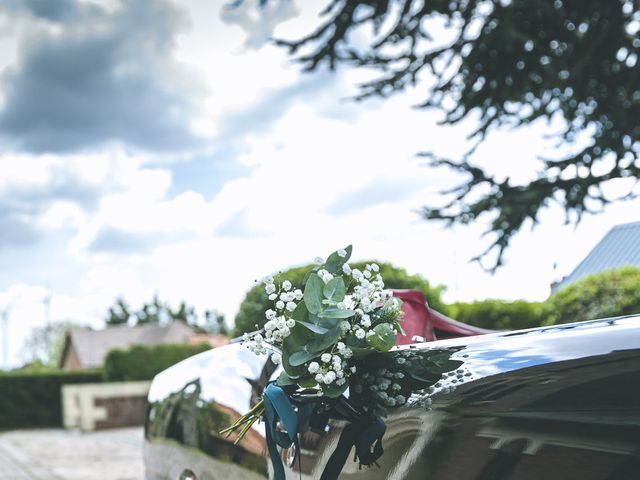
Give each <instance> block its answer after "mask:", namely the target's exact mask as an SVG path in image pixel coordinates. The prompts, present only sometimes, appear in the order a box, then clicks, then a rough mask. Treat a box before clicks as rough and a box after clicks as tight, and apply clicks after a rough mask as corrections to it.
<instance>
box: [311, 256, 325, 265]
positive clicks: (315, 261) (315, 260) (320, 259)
mask: <svg viewBox="0 0 640 480" xmlns="http://www.w3.org/2000/svg"><path fill="white" fill-rule="evenodd" d="M313 263H315V264H316V265H322V264H323V263H324V259H323V258H322V257H316V258H314V259H313Z"/></svg>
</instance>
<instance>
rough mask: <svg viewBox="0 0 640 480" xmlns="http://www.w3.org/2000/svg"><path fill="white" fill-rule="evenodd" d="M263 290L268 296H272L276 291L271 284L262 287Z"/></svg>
mask: <svg viewBox="0 0 640 480" xmlns="http://www.w3.org/2000/svg"><path fill="white" fill-rule="evenodd" d="M264 290H265V291H266V292H267V293H268V294H272V293H273V292H275V291H276V286H275V285H274V284H273V283H267V285H266V286H265V287H264Z"/></svg>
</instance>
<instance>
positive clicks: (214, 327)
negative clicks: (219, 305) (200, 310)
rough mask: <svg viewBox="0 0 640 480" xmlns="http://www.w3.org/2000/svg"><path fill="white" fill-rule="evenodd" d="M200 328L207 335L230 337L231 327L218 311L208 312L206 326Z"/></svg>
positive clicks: (206, 312) (205, 318) (205, 313)
mask: <svg viewBox="0 0 640 480" xmlns="http://www.w3.org/2000/svg"><path fill="white" fill-rule="evenodd" d="M200 327H201V328H202V329H203V330H204V331H205V332H206V333H213V334H216V335H229V327H227V323H226V322H225V321H224V315H223V314H222V313H220V312H219V311H218V310H207V311H205V312H204V324H202V325H200Z"/></svg>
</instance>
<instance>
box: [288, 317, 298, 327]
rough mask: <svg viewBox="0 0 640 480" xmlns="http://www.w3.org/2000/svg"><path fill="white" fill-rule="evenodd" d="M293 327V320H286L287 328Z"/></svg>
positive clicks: (294, 322) (294, 323)
mask: <svg viewBox="0 0 640 480" xmlns="http://www.w3.org/2000/svg"><path fill="white" fill-rule="evenodd" d="M295 326H296V321H295V320H294V319H293V318H290V319H289V320H287V327H289V328H293V327H295Z"/></svg>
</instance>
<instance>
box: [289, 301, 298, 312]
mask: <svg viewBox="0 0 640 480" xmlns="http://www.w3.org/2000/svg"><path fill="white" fill-rule="evenodd" d="M295 309H296V304H295V303H294V302H287V310H289V311H290V312H293V311H294V310H295Z"/></svg>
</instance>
